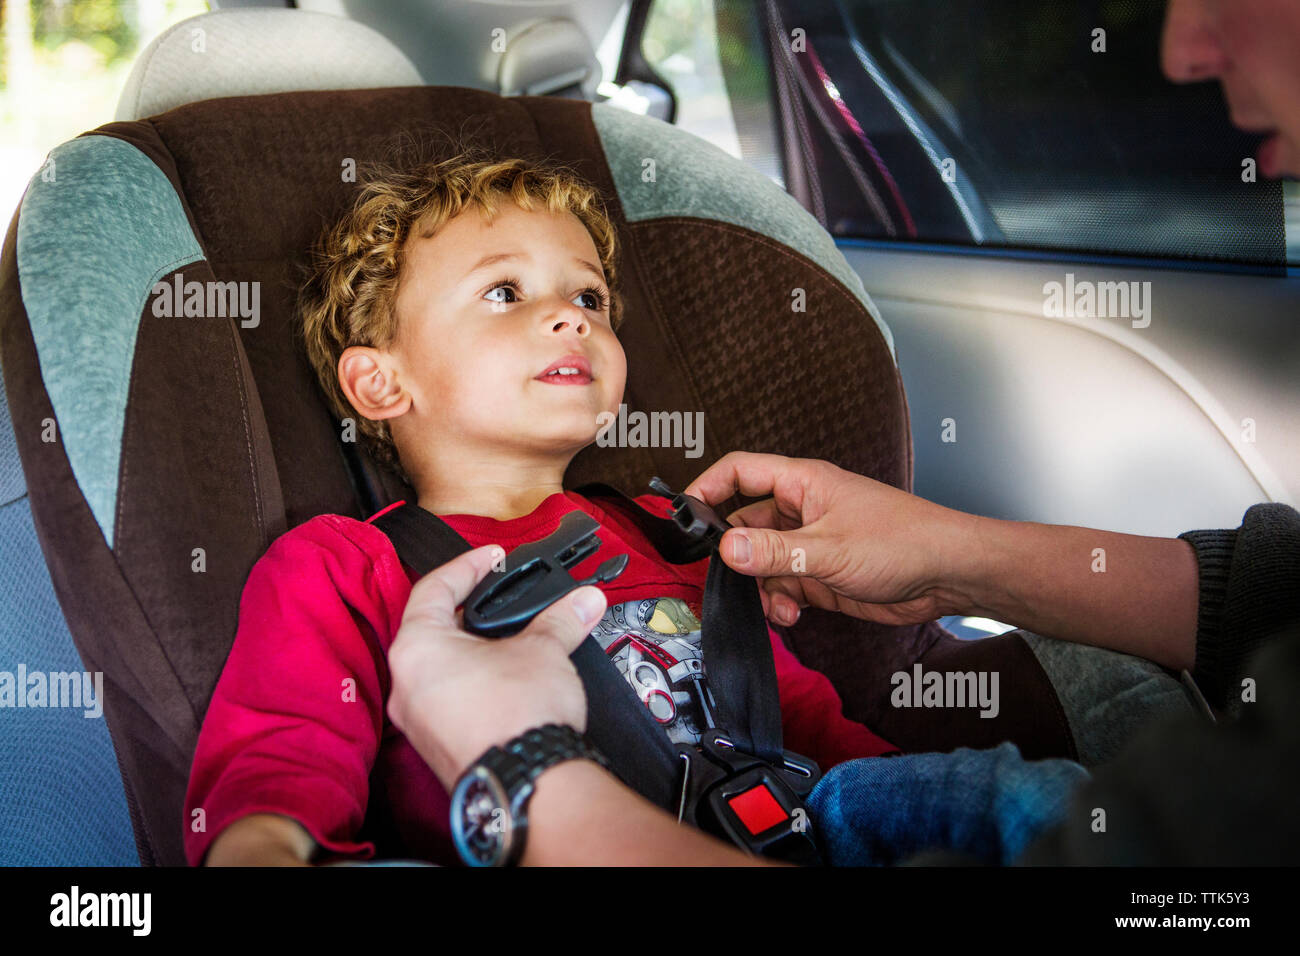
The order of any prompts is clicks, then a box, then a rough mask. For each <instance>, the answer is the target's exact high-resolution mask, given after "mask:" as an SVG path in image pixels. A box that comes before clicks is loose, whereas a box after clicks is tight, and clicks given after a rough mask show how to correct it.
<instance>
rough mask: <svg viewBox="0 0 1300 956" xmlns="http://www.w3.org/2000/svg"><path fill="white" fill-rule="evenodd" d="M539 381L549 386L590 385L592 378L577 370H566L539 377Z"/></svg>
mask: <svg viewBox="0 0 1300 956" xmlns="http://www.w3.org/2000/svg"><path fill="white" fill-rule="evenodd" d="M537 381H539V382H545V383H546V384H547V385H590V384H591V382H592V378H591V376H590V375H588V374H587V373H586V372H584V371H582V370H581V369H577V370H575V371H572V372H570V371H567V370H566V371H558V372H550V373H549V374H546V375H539V376H537Z"/></svg>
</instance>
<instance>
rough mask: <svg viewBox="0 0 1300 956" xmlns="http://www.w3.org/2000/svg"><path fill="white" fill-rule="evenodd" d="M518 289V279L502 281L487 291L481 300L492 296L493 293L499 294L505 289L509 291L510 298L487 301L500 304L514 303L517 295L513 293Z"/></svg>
mask: <svg viewBox="0 0 1300 956" xmlns="http://www.w3.org/2000/svg"><path fill="white" fill-rule="evenodd" d="M518 288H519V280H518V279H503V280H502V281H500V282H498V283H497V284H496V285H494V286H493V287H492V288H491V289H488V291H487V292H485V293H484V294H483V298H485V299H487V298H488V296H490V295H492V293H493V292H499V291H502V290H505V289H509V290H510V294H511V298H509V299H501V298H495V299H488V301H489V302H501V303H506V302H514V301H515V300H516V299H517V298H518V295H517V294H516V292H515V290H516V289H518Z"/></svg>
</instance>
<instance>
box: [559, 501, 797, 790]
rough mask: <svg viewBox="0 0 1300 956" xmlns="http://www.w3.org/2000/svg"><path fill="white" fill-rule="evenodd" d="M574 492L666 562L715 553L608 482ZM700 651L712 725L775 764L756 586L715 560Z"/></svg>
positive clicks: (777, 729)
mask: <svg viewBox="0 0 1300 956" xmlns="http://www.w3.org/2000/svg"><path fill="white" fill-rule="evenodd" d="M574 491H575V492H576V493H577V494H580V495H582V496H583V497H587V498H596V497H604V498H611V499H613V500H614V501H615V502H617V503H618V504H619V505H620V506H621V510H622V511H623V512H624V513H625V514H626V515H627V517H628V518H629V519H630V520H631V521H633V522H634V523H635V524H636V525H637V527H638V528H640V530H641V533H642V534H644V535H645V536H646V537H647V538H648V539H650V543H651V544H653V545H654V546H655V548H656V549H658V551H659V553H660V554H661V555H663V557H664V559H665V560H667V561H668V562H669V563H670V564H689V563H693V562H695V561H699V560H700V559H701V558H704V557H708V556H710V555H713V554H716V550H715V548H713V547H712V546H710V545H709V544H707V543H697V542H694V541H690V540H689V539H688V538H687V536H686V535H685V534H684V533H683V532H682V530H681V529H680V528H679V527H678V526H677V524H676V523H675V522H674V521H673V520H672V519H671V518H661V517H659V516H658V515H654V514H651V513H650V512H649V511H646V509H645V508H643V507H641V506H640V505H639V504H637V503H636V501H634V500H633V499H632V498H630V497H628V496H627V495H626V494H624V493H623V492H622V491H620V490H618V489H617V488H615V487H613V486H612V485H607V484H605V483H603V482H592V483H590V484H586V485H582V486H581V487H579V488H575V489H574ZM701 646H702V653H703V655H704V666H705V668H707V670H708V676H709V685H710V687H711V688H712V689H713V696H714V700H715V702H716V703H717V710H718V718H719V719H718V724H719V725H720V726H721V727H723V728H725V729H726V730H727V731H728V733H729V734H730V735H731V736H732V737H733V738H734V743H735V745H736V747H738V748H739V749H741V750H744V751H747V752H748V753H751V754H754V755H756V756H758V757H761V758H762V759H763V760H765V761H767V762H768V763H771V764H775V765H777V766H780V765H781V760H782V749H783V747H782V745H783V741H782V733H781V699H780V695H779V693H778V690H777V683H776V663H775V661H774V660H773V657H772V644H771V642H770V641H769V640H768V638H767V619H766V618H765V617H764V616H763V603H762V601H761V600H760V599H759V596H758V583H757V582H756V581H755V580H754V579H753V578H751V577H749V576H748V575H746V574H741V573H740V572H739V571H735V570H733V569H732V568H730V567H728V566H727V564H726V563H725V562H724V561H723V560H722V559H721V558H718V559H717V560H716V561H710V562H709V572H708V577H707V579H706V581H705V585H704V621H703V633H702V639H701Z"/></svg>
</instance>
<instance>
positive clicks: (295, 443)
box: [0, 88, 1071, 864]
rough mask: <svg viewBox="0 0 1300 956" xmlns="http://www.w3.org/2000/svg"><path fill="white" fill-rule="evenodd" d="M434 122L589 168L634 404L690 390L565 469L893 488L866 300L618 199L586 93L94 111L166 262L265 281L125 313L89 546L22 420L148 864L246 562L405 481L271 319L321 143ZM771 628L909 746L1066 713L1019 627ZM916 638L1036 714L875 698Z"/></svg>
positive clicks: (766, 251)
mask: <svg viewBox="0 0 1300 956" xmlns="http://www.w3.org/2000/svg"><path fill="white" fill-rule="evenodd" d="M428 126H436V127H438V128H441V129H446V130H450V131H453V132H461V133H469V134H472V135H473V136H474V137H475V138H477V139H478V141H480V142H481V143H483V144H485V145H487V146H488V147H489V148H491V149H493V150H495V151H497V152H499V153H500V154H502V155H522V156H528V157H533V158H539V159H540V158H551V159H555V160H559V161H562V162H565V163H567V164H569V165H571V166H572V167H573V168H575V169H576V170H577V172H579V173H580V174H581V175H583V176H585V177H587V178H588V179H589V180H591V181H592V182H593V183H595V185H596V186H597V187H598V188H599V189H600V190H601V191H602V192H603V193H604V194H605V196H606V197H607V199H608V200H609V208H610V212H611V214H612V215H613V217H614V219H615V221H616V224H617V226H618V230H619V238H620V241H621V247H622V256H623V260H622V293H623V296H624V299H625V304H626V316H627V318H626V321H625V323H624V325H623V327H622V329H621V330H620V339H621V341H622V342H623V346H624V349H625V350H626V352H627V355H628V366H629V371H628V385H627V391H626V394H625V399H624V400H625V402H626V403H627V405H628V409H629V411H635V410H644V411H647V412H649V411H653V410H663V409H673V410H682V411H684V412H693V411H695V410H700V411H703V412H704V413H705V435H706V437H705V444H704V453H703V455H702V457H700V458H696V459H688V458H686V457H684V455H683V453H682V450H681V449H670V448H653V447H651V448H644V447H636V448H601V447H597V446H594V445H593V446H591V447H588V448H587V449H585V450H584V451H583V452H582V453H580V454H579V455H578V456H577V458H576V459H575V461H574V462H573V464H572V466H571V468H570V470H569V473H568V474H567V475H566V483H567V484H568V485H569V486H570V487H573V486H577V485H580V484H583V483H585V482H588V481H594V480H601V481H606V482H609V483H612V484H615V485H618V486H619V487H621V488H622V489H623V490H624V491H626V492H628V493H631V494H634V495H635V494H640V493H641V492H643V491H644V490H645V487H646V486H645V483H646V482H647V481H648V479H649V478H650V476H651V475H655V474H658V475H661V476H662V477H664V478H665V480H667V481H668V482H669V484H671V485H673V486H675V487H681V486H684V485H686V484H687V483H688V482H689V481H690V479H691V478H693V477H694V476H695V475H696V474H698V473H699V472H700V471H701V470H703V469H704V468H705V467H707V465H708V464H709V463H710V462H712V461H714V460H716V459H717V458H719V457H721V456H722V455H723V454H724V453H726V452H727V451H731V450H733V449H745V450H753V451H766V452H773V453H778V454H783V455H790V456H799V457H818V458H825V459H828V460H830V461H833V462H834V463H836V464H838V465H840V466H841V467H844V468H847V469H850V470H853V471H857V472H860V473H863V474H866V475H870V476H871V477H874V478H877V479H879V480H881V481H885V482H888V483H890V484H892V485H895V486H898V487H902V488H908V489H910V487H911V481H912V455H911V441H910V427H909V421H908V415H907V406H906V399H905V396H904V391H903V385H902V380H901V377H900V376H899V374H898V371H897V369H896V368H895V366H894V363H893V361H892V358H891V356H890V353H889V349H888V347H887V345H886V343H885V341H884V339H883V337H882V336H881V334H880V332H879V331H878V330H877V329H876V327H875V325H874V324H873V322H872V321H871V320H870V318H869V317H868V316H867V314H866V312H865V310H864V308H863V306H862V304H861V302H860V301H859V300H857V299H856V298H855V297H854V296H853V295H851V294H850V293H849V292H847V291H846V290H845V289H844V288H843V287H842V286H841V285H840V283H839V282H838V281H836V280H835V279H834V278H832V277H831V276H830V275H829V274H828V273H827V272H826V271H825V270H824V269H822V268H821V267H820V266H818V265H816V264H815V263H812V262H810V261H809V260H808V259H806V258H805V257H803V256H801V255H799V254H798V253H796V252H794V251H793V250H792V249H791V248H789V247H786V246H784V245H782V244H780V243H777V242H775V241H773V240H772V239H770V238H768V237H766V236H764V235H761V234H759V233H757V232H751V231H749V230H746V229H743V228H740V227H738V226H735V225H730V224H726V223H720V222H716V221H712V220H701V219H693V218H686V217H674V218H670V219H657V220H647V221H642V222H634V223H629V222H627V221H626V220H625V218H624V216H623V213H622V210H621V208H620V205H619V203H618V200H617V193H616V190H615V187H614V183H613V179H612V177H611V174H610V170H609V167H608V163H609V162H623V161H639V160H637V159H636V158H635V157H633V158H629V157H617V156H615V157H608V156H606V155H605V153H604V150H603V148H602V144H601V141H600V139H599V137H598V135H597V132H596V129H595V127H594V126H593V124H592V121H591V117H590V104H587V103H583V102H580V101H573V100H564V99H549V98H542V97H520V98H514V99H503V98H500V97H497V96H495V95H494V94H490V93H484V92H481V91H476V90H469V89H462V88H409V89H384V90H358V91H346V92H325V93H321V92H309V93H285V94H275V95H269V96H257V97H236V98H229V99H219V100H210V101H205V102H200V103H194V104H191V105H188V106H184V107H181V108H178V109H176V110H173V111H171V112H169V113H166V114H163V115H161V116H158V117H154V118H152V119H149V120H143V121H139V122H131V123H112V124H109V125H107V126H105V127H102V128H101V129H100V130H98V131H97V132H98V133H100V134H103V135H110V136H115V137H118V138H120V139H122V140H125V141H127V142H130V143H132V144H133V145H135V146H137V148H139V149H141V150H142V151H144V152H145V153H146V154H147V155H149V156H150V157H151V158H152V159H153V161H154V162H155V163H157V165H158V167H159V168H160V169H161V170H162V171H163V172H164V173H165V174H166V175H167V177H168V178H169V179H170V180H171V182H172V183H173V184H174V185H175V187H176V190H177V194H178V195H179V196H180V197H181V200H182V203H183V204H184V205H185V207H186V213H187V215H188V216H189V219H190V221H191V224H192V225H193V228H194V232H195V235H196V236H197V237H198V239H199V241H200V243H201V245H202V248H203V250H204V253H205V254H206V259H205V260H204V261H202V262H197V263H193V264H191V265H189V266H186V267H185V268H184V269H183V270H182V272H183V274H184V275H185V277H186V278H198V279H203V278H214V277H215V278H216V279H218V280H222V281H232V280H233V281H240V282H249V281H257V282H259V283H261V287H260V289H261V317H260V323H259V324H258V325H257V326H256V327H252V328H243V327H241V326H240V325H239V324H238V322H237V321H236V320H205V321H202V322H195V321H190V322H187V321H186V320H178V319H159V318H155V317H154V316H152V315H151V314H149V310H148V308H146V310H145V315H144V316H143V318H142V322H141V327H140V335H139V338H138V342H137V345H136V352H135V357H134V364H133V366H132V380H131V398H130V404H129V406H128V409H127V420H126V427H125V432H124V435H123V447H122V458H121V482H120V490H119V500H118V515H117V522H116V527H117V529H118V530H119V532H120V533H119V535H118V536H117V539H116V541H115V543H114V546H113V548H112V549H111V551H110V550H109V549H108V548H107V547H106V545H105V541H104V538H103V536H102V534H101V532H100V529H99V528H98V527H97V526H96V524H95V521H94V520H93V518H92V517H91V515H90V513H89V511H88V509H87V506H86V503H85V500H84V499H83V497H82V495H81V493H80V490H79V489H78V487H77V484H76V481H75V480H74V478H73V476H72V472H71V470H70V467H69V465H68V461H67V458H66V456H64V455H63V454H62V451H61V449H60V448H59V446H58V445H57V444H56V445H45V444H43V443H41V442H40V440H39V438H38V437H37V436H36V434H35V433H34V430H33V429H28V430H26V431H25V432H23V433H20V435H19V443H20V452H21V454H22V459H23V464H24V470H25V471H26V473H27V475H28V479H29V484H30V485H31V486H32V492H31V497H32V511H33V514H34V516H35V520H36V524H37V528H38V531H39V533H40V537H41V541H42V546H43V548H44V550H45V554H46V556H47V560H48V561H49V563H50V566H51V573H52V576H53V578H54V581H55V586H56V589H57V592H58V595H59V598H60V601H61V603H62V605H63V608H64V611H65V614H66V616H67V617H68V621H69V626H70V628H71V630H72V633H73V635H74V638H75V640H76V642H77V646H78V648H79V649H80V650H81V652H82V655H83V657H84V658H85V659H86V660H87V661H88V662H90V661H95V662H96V664H97V665H98V666H99V667H101V668H102V669H103V670H105V672H106V674H108V675H110V680H109V682H108V686H109V688H112V689H113V690H111V691H110V693H109V694H108V702H107V705H106V707H107V710H106V713H107V716H108V719H109V725H110V729H111V730H112V732H113V738H114V743H115V746H116V748H117V752H118V754H119V760H120V762H121V765H122V770H123V775H124V777H125V778H126V780H127V786H128V793H133V796H134V799H135V801H136V804H137V805H136V806H135V807H133V817H134V818H135V819H134V822H135V824H136V829H137V838H138V840H139V841H140V844H141V858H142V861H144V862H158V863H162V864H178V863H182V862H184V856H183V852H182V847H181V837H182V832H183V831H182V829H181V827H182V825H183V824H184V823H185V821H183V820H182V804H183V794H184V789H185V783H186V780H187V778H188V773H189V764H190V760H191V758H192V753H193V747H194V743H195V741H196V739H197V733H198V728H199V726H200V724H201V721H202V718H203V714H204V712H205V710H206V707H207V703H208V701H209V699H210V697H211V693H212V690H213V688H214V686H215V684H216V681H217V679H218V677H219V675H220V672H221V667H222V665H223V663H224V661H225V658H226V656H227V654H228V653H229V649H230V646H231V643H232V641H233V639H234V635H235V628H236V622H237V610H238V601H239V595H240V593H241V590H242V585H243V581H244V580H245V578H246V577H247V574H248V571H249V570H250V568H251V567H252V565H253V563H254V562H255V561H256V560H257V559H258V557H260V555H261V554H262V552H263V551H264V550H265V548H266V547H267V546H268V545H269V544H270V542H271V541H272V540H273V539H274V537H275V536H276V535H278V534H279V533H281V532H282V531H283V530H285V529H287V528H292V527H294V526H296V525H298V524H300V523H301V522H303V521H306V520H308V519H309V518H311V517H313V516H315V515H317V514H321V513H326V512H337V513H341V514H346V515H351V516H354V517H364V514H365V513H367V512H368V511H369V510H370V509H371V508H372V507H377V506H379V505H382V504H385V503H387V502H388V501H392V500H396V499H397V498H399V497H407V496H409V495H410V494H411V491H410V489H409V488H406V487H404V486H403V485H402V484H401V483H400V482H399V481H398V480H397V479H396V478H395V477H394V476H392V475H391V474H389V473H387V472H384V471H382V470H380V469H377V468H376V467H375V466H374V465H373V463H371V462H369V461H367V460H366V458H365V455H364V452H362V450H361V449H360V448H359V447H350V448H348V449H346V452H345V449H344V448H343V447H342V445H341V443H340V441H339V439H338V435H339V432H338V428H337V423H336V422H334V421H333V420H332V418H331V416H330V414H329V412H328V411H327V408H326V406H325V404H324V402H323V400H322V398H321V395H320V393H319V389H318V387H317V386H316V383H315V381H314V379H313V376H312V373H311V371H310V368H309V366H308V364H307V362H306V359H305V357H304V356H303V355H302V354H301V352H300V351H299V348H298V346H297V344H296V342H295V341H294V338H293V336H292V334H291V325H292V314H293V313H292V309H293V302H294V297H295V294H296V288H297V276H298V274H299V269H300V267H301V266H302V264H303V262H304V261H305V259H306V256H307V251H308V249H309V248H310V246H311V244H312V242H313V241H314V240H315V239H316V237H317V236H318V235H319V233H320V231H321V229H322V228H323V227H324V225H325V224H326V223H328V222H331V221H333V220H334V219H335V218H336V217H337V216H338V215H339V214H340V213H341V211H342V210H343V209H344V207H345V206H346V204H347V203H348V202H350V200H351V198H352V196H353V194H354V190H355V189H356V186H355V184H353V183H350V182H345V181H344V179H343V177H342V176H341V175H340V170H341V167H342V164H343V163H344V162H345V161H346V160H349V159H352V160H355V161H356V162H358V163H361V162H363V161H365V160H369V159H377V158H380V156H381V154H382V153H383V150H384V148H385V147H386V146H387V144H389V143H390V142H391V139H392V137H393V135H394V133H395V132H397V131H399V130H410V129H414V128H418V127H428ZM3 275H4V276H5V282H4V285H3V296H4V299H3V306H4V308H3V315H4V318H5V322H4V327H3V333H4V335H3V340H2V343H0V344H2V346H3V349H4V351H5V376H6V384H7V386H8V391H9V396H10V404H11V407H12V408H13V410H14V417H15V420H16V421H17V420H18V418H19V415H20V413H21V415H22V416H23V418H24V420H30V421H40V420H41V418H42V417H44V416H47V415H48V416H52V411H51V409H50V406H49V402H48V400H47V399H46V398H45V393H44V389H43V386H42V381H41V376H40V370H39V366H38V363H37V361H36V356H35V351H34V348H33V345H32V341H31V336H30V333H29V332H27V331H26V324H25V322H24V321H21V316H22V315H23V313H22V302H21V300H20V299H19V297H18V296H17V293H16V291H15V287H16V286H17V277H16V272H15V269H14V264H13V262H12V254H11V253H9V252H7V253H6V259H5V262H4V272H3ZM796 279H797V281H796ZM795 285H799V286H802V287H804V288H805V289H806V290H807V304H808V308H807V312H805V313H800V314H797V315H796V314H794V313H792V312H791V310H790V308H789V301H790V300H789V293H790V289H791V288H792V287H793V286H795ZM15 317H17V318H18V319H19V320H15ZM349 460H353V461H355V462H356V463H357V465H358V467H357V468H349V464H348V463H349ZM739 501H740V500H739V499H738V501H737V503H739ZM196 547H202V548H204V550H205V553H206V561H207V571H206V572H205V573H203V574H195V573H191V572H190V570H189V569H190V554H191V550H192V549H193V548H196ZM789 640H790V643H791V646H792V648H793V649H794V650H795V652H796V653H797V654H798V655H799V656H800V657H801V658H802V659H803V660H804V661H805V662H806V663H808V664H809V665H811V666H814V667H816V668H818V669H821V670H823V671H825V672H826V673H827V674H828V676H829V677H830V678H831V680H832V682H833V683H834V684H835V686H836V687H837V688H838V689H839V691H840V693H841V694H842V696H843V697H844V699H845V708H846V713H847V714H848V715H849V716H851V717H855V718H858V719H864V720H866V721H867V722H868V723H871V724H872V726H873V727H874V728H875V729H877V730H879V731H880V732H881V733H882V734H884V735H886V736H887V737H889V738H890V739H892V740H894V742H896V743H898V744H900V745H902V746H904V747H906V748H909V749H917V747H918V745H919V746H920V747H921V748H924V749H935V748H937V749H948V748H949V747H950V746H957V745H960V744H962V743H965V742H968V740H970V739H972V738H971V736H970V735H971V734H975V735H976V738H977V739H978V740H981V741H990V742H992V741H994V739H995V738H996V739H1011V740H1015V741H1017V742H1019V743H1022V746H1023V747H1024V749H1025V750H1026V752H1035V753H1041V754H1043V755H1046V754H1047V753H1056V754H1062V755H1069V754H1070V753H1071V743H1070V740H1069V733H1068V729H1066V728H1065V725H1064V721H1063V719H1061V720H1059V721H1056V723H1055V725H1053V716H1052V715H1053V710H1052V707H1051V706H1050V704H1054V698H1052V699H1051V701H1050V702H1049V701H1048V699H1047V698H1048V697H1050V695H1051V692H1050V688H1048V687H1046V686H1045V684H1046V678H1045V676H1044V675H1043V674H1042V672H1041V669H1036V664H1034V662H1033V656H1032V654H1030V653H1029V652H1028V650H1027V648H1024V647H1023V642H1021V645H1020V646H1019V647H1018V646H1017V645H1016V639H1014V638H1012V639H1007V640H1001V639H999V640H997V641H991V642H980V643H977V644H965V643H963V642H958V641H955V639H953V638H952V637H951V636H950V635H947V633H946V632H944V631H943V630H942V629H941V628H939V627H938V626H937V625H934V624H928V625H923V626H918V627H906V628H894V627H884V626H880V625H873V624H870V623H867V622H861V621H854V620H852V619H849V618H845V617H842V616H838V615H837V616H831V615H822V614H819V613H817V612H809V613H807V614H806V616H805V618H804V620H802V621H801V622H800V624H799V625H798V626H797V627H796V628H794V629H793V630H792V631H790V632H789ZM1004 652H1005V653H1004ZM917 659H922V660H924V661H929V662H932V663H934V664H935V665H936V666H943V667H949V668H952V669H973V668H977V667H994V666H997V667H1000V668H1002V671H1003V678H1002V679H1003V684H1002V686H1003V689H1004V696H1009V695H1008V694H1007V693H1006V688H1008V686H1009V685H1010V683H1011V679H1012V676H1011V675H1012V673H1014V674H1015V675H1018V676H1016V678H1015V679H1016V681H1017V682H1020V681H1023V682H1024V684H1025V686H1026V687H1030V686H1031V685H1032V686H1033V689H1032V690H1026V691H1025V693H1024V699H1025V700H1026V701H1037V703H1036V704H1033V707H1036V708H1038V709H1037V711H1035V712H1031V710H1032V708H1031V707H1030V704H1026V705H1025V707H1017V706H1004V708H1003V714H1002V715H1000V716H999V718H998V719H997V720H985V721H982V722H976V723H975V724H973V725H972V724H971V723H970V721H968V720H966V719H965V717H964V716H963V715H954V714H953V713H952V712H951V711H949V712H939V713H932V712H922V713H898V712H894V713H891V712H890V710H889V708H888V707H887V701H888V693H889V676H890V674H892V673H893V672H894V671H896V670H900V669H905V668H907V667H909V666H910V664H911V663H912V662H913V661H915V660H917ZM1008 666H1010V668H1011V673H1008V671H1007V667H1008ZM1035 695H1037V696H1035ZM882 701H883V702H884V703H882ZM1040 705H1041V706H1040ZM1044 712H1047V714H1048V716H1047V718H1046V719H1044V718H1043V716H1042V715H1043V713H1044ZM1055 713H1056V714H1057V715H1059V706H1058V707H1056V708H1055Z"/></svg>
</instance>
